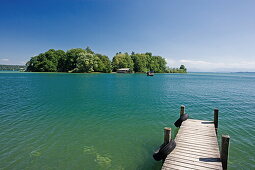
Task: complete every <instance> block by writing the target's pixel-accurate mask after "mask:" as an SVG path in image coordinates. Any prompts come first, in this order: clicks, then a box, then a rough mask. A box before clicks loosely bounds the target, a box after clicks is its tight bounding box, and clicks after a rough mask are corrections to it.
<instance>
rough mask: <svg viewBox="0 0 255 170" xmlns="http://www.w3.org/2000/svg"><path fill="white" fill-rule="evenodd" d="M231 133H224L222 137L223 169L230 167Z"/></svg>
mask: <svg viewBox="0 0 255 170" xmlns="http://www.w3.org/2000/svg"><path fill="white" fill-rule="evenodd" d="M229 140H230V136H229V135H222V137H221V152H220V159H221V162H222V168H223V170H226V169H227V168H228V149H229Z"/></svg>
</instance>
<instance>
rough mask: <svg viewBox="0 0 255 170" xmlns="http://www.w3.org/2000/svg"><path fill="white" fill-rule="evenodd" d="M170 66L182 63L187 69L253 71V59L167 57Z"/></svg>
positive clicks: (254, 63)
mask: <svg viewBox="0 0 255 170" xmlns="http://www.w3.org/2000/svg"><path fill="white" fill-rule="evenodd" d="M167 63H168V65H169V66H170V67H180V65H181V64H184V65H185V66H186V68H188V70H189V71H213V72H220V71H233V72H235V71H237V72H238V71H255V60H252V61H250V60H243V61H232V60H231V61H224V62H222V61H221V62H211V61H205V60H187V59H181V60H174V59H169V58H168V59H167Z"/></svg>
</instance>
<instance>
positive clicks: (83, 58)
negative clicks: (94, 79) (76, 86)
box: [73, 52, 96, 73]
mask: <svg viewBox="0 0 255 170" xmlns="http://www.w3.org/2000/svg"><path fill="white" fill-rule="evenodd" d="M79 55H80V56H79V57H78V58H77V67H76V68H75V69H74V71H73V72H81V73H83V72H92V71H94V69H93V68H94V65H95V61H96V60H95V56H94V55H93V54H90V53H86V52H85V53H80V54H79Z"/></svg>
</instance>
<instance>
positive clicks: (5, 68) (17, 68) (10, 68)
mask: <svg viewBox="0 0 255 170" xmlns="http://www.w3.org/2000/svg"><path fill="white" fill-rule="evenodd" d="M25 70H26V66H24V65H1V64H0V71H25Z"/></svg>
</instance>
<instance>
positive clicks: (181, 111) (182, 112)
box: [180, 105, 185, 116]
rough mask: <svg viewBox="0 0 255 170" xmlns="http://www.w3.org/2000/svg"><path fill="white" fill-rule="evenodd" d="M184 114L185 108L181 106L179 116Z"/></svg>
mask: <svg viewBox="0 0 255 170" xmlns="http://www.w3.org/2000/svg"><path fill="white" fill-rule="evenodd" d="M184 113H185V106H184V105H181V110H180V116H181V115H183V114H184Z"/></svg>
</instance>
